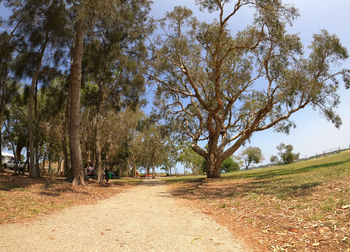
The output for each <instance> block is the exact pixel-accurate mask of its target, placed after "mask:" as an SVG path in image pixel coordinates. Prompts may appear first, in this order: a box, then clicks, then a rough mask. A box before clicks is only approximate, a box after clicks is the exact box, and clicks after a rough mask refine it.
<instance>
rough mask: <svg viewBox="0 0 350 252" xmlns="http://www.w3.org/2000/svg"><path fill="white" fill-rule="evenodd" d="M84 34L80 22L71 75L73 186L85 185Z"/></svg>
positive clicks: (70, 134) (70, 137) (70, 133)
mask: <svg viewBox="0 0 350 252" xmlns="http://www.w3.org/2000/svg"><path fill="white" fill-rule="evenodd" d="M84 33H85V32H84V29H83V26H82V24H81V23H80V22H78V24H77V26H76V35H75V36H76V38H75V44H74V48H73V60H72V66H71V73H70V115H69V147H70V156H71V169H72V184H73V185H85V180H84V172H83V167H82V162H81V149H80V88H81V64H82V58H83V49H84Z"/></svg>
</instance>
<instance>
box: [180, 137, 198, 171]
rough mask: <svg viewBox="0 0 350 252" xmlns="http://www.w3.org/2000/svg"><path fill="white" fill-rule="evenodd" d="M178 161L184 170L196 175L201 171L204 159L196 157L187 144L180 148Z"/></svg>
mask: <svg viewBox="0 0 350 252" xmlns="http://www.w3.org/2000/svg"><path fill="white" fill-rule="evenodd" d="M178 161H179V162H181V163H182V164H183V165H184V166H185V167H186V168H187V167H188V168H190V169H191V170H192V174H194V175H198V174H199V173H200V172H201V171H203V169H202V165H203V161H204V158H203V157H202V156H200V155H198V154H197V153H196V152H195V151H194V150H193V149H192V147H191V146H190V145H189V144H185V145H183V146H181V150H180V154H179V157H178Z"/></svg>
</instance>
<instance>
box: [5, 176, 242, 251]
mask: <svg viewBox="0 0 350 252" xmlns="http://www.w3.org/2000/svg"><path fill="white" fill-rule="evenodd" d="M0 234H1V235H0V251H230V252H232V251H247V249H246V248H244V247H243V246H242V245H240V244H239V243H238V242H237V240H235V239H234V238H233V237H232V236H231V234H230V233H229V231H228V230H227V229H226V228H225V227H223V226H220V225H218V224H217V223H216V222H215V221H214V220H212V219H211V218H209V217H207V216H206V215H203V214H201V213H198V212H194V211H193V210H191V209H189V208H186V207H184V206H181V205H179V204H177V203H176V201H175V200H174V199H173V198H172V196H171V195H170V194H169V193H168V192H167V188H166V186H165V185H163V184H161V183H160V182H157V181H146V182H145V184H144V185H142V186H138V187H135V188H132V189H130V190H128V191H126V192H124V193H121V194H117V195H116V196H114V197H112V198H110V199H107V200H103V201H100V202H99V203H98V204H96V205H83V206H75V207H72V208H68V209H65V210H63V211H61V212H59V213H56V214H54V215H50V216H45V217H42V218H40V219H39V220H36V221H33V222H32V223H28V224H23V223H22V224H8V225H1V226H0Z"/></svg>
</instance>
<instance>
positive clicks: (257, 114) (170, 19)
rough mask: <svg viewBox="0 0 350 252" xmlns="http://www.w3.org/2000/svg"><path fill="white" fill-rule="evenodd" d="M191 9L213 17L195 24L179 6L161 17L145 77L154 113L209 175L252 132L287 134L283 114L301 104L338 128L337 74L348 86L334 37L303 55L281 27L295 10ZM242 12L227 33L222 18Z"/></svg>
mask: <svg viewBox="0 0 350 252" xmlns="http://www.w3.org/2000/svg"><path fill="white" fill-rule="evenodd" d="M197 4H198V5H199V7H200V8H201V9H202V10H203V11H204V10H208V11H209V12H211V13H214V14H217V19H215V20H214V21H213V22H212V23H210V24H209V23H205V22H199V21H198V20H197V19H196V18H195V17H193V16H192V11H191V10H189V9H187V8H185V7H175V8H174V10H173V11H172V12H170V13H167V15H166V16H165V18H164V19H162V20H161V22H160V27H161V28H162V30H163V31H164V33H162V34H161V35H159V36H158V37H157V39H155V41H156V42H154V43H153V44H152V46H153V58H152V62H150V63H152V66H153V71H152V72H151V73H148V75H149V77H150V79H151V80H153V81H154V82H155V83H156V84H158V90H157V100H158V103H157V104H158V106H159V108H160V109H162V110H165V111H167V112H166V114H168V115H169V117H170V116H171V117H173V118H174V116H175V117H176V118H177V119H178V120H179V121H180V122H182V125H183V126H182V129H183V132H184V134H186V135H187V136H188V137H189V139H191V141H192V148H193V150H194V151H196V152H197V153H198V154H200V155H201V156H202V157H203V158H205V159H206V160H207V164H208V173H207V176H208V177H209V178H217V177H220V167H221V163H222V162H223V160H225V159H226V158H227V157H229V156H231V155H232V154H233V153H235V151H237V150H238V148H239V147H240V146H241V145H242V144H244V143H245V142H246V141H247V140H248V139H249V138H250V137H251V136H252V134H253V133H254V132H257V131H263V130H266V129H269V128H272V127H274V128H275V129H276V130H277V131H281V132H288V131H289V130H290V129H291V128H292V127H294V123H293V122H291V121H290V120H289V118H290V116H291V115H292V114H294V113H296V112H297V111H299V110H301V109H303V108H305V107H307V106H311V107H313V108H314V109H318V110H320V111H321V112H322V113H323V114H324V115H325V116H326V118H327V119H329V120H331V121H332V123H334V124H335V126H336V127H339V126H340V124H341V120H340V118H339V116H338V115H337V114H336V113H335V111H334V107H335V106H336V105H337V104H338V103H339V99H338V95H337V94H336V90H337V88H338V85H339V82H340V80H339V78H338V77H341V76H343V78H344V80H345V81H346V83H349V81H350V78H349V75H350V72H349V70H342V69H341V70H339V71H337V70H336V71H334V69H337V68H334V67H333V66H335V64H337V63H339V62H340V61H341V60H344V59H346V58H347V57H348V53H347V50H346V49H345V48H344V47H343V46H342V45H341V43H340V41H339V39H338V38H337V37H336V36H335V35H330V34H329V33H328V32H327V31H325V30H322V31H321V33H320V34H315V35H314V37H313V38H314V40H313V42H312V44H311V46H310V47H309V48H310V50H311V53H310V54H309V55H308V57H307V56H305V55H304V52H303V50H302V49H303V46H302V44H301V42H300V39H299V37H298V36H297V35H295V34H288V33H287V30H286V27H287V24H291V23H292V21H293V20H294V19H295V18H296V17H297V15H298V13H297V10H296V8H294V7H293V6H289V5H284V4H283V3H282V1H281V0H275V1H272V0H268V1H261V0H253V1H248V0H241V1H236V2H235V3H231V1H227V0H218V1H214V0H198V1H197ZM243 7H253V8H254V10H255V15H254V20H253V22H252V23H250V24H248V25H247V26H246V28H245V29H243V30H241V31H239V32H233V29H234V28H233V29H232V30H230V26H229V25H230V21H232V19H233V17H234V16H236V15H237V14H238V13H239V12H240V10H241V9H243ZM253 8H252V9H253ZM232 24H233V22H232ZM201 141H206V142H207V145H208V150H205V149H203V148H202V147H201V145H199V143H200V142H201Z"/></svg>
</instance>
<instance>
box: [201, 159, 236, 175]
mask: <svg viewBox="0 0 350 252" xmlns="http://www.w3.org/2000/svg"><path fill="white" fill-rule="evenodd" d="M201 160H202V164H201V172H202V173H203V174H205V173H207V172H208V166H207V160H205V159H203V158H202V159H201ZM236 170H239V164H238V163H237V162H236V161H234V160H233V158H232V157H228V158H226V159H225V160H224V161H223V162H222V163H221V166H220V173H221V172H223V171H224V172H233V171H236Z"/></svg>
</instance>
